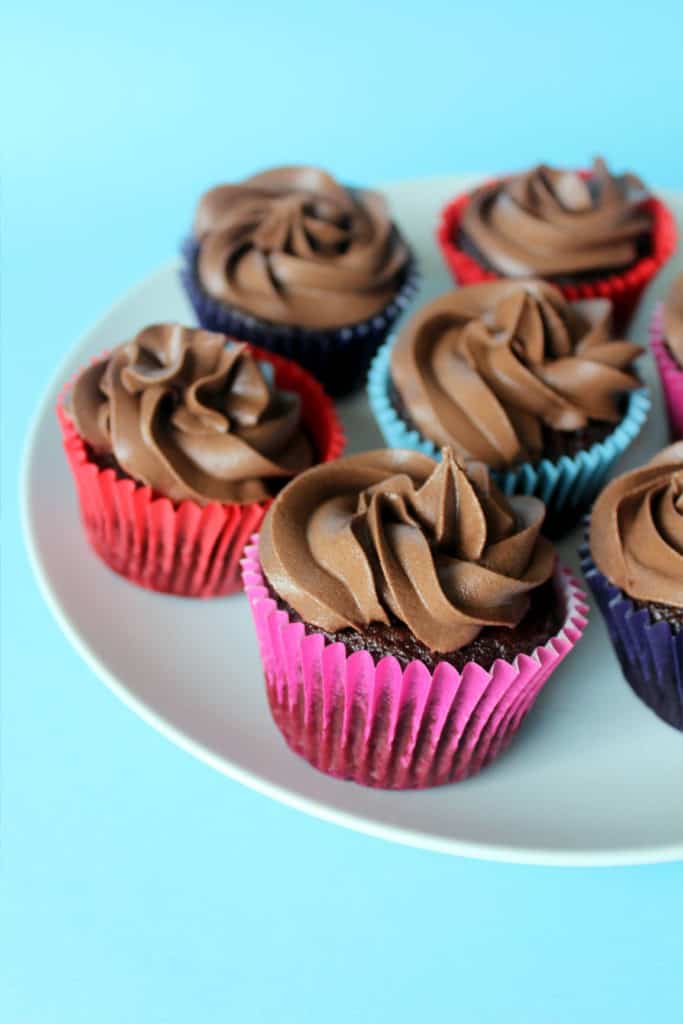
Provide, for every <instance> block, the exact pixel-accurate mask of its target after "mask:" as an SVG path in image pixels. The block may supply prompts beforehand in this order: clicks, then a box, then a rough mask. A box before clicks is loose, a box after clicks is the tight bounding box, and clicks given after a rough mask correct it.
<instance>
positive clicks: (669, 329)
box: [650, 274, 683, 440]
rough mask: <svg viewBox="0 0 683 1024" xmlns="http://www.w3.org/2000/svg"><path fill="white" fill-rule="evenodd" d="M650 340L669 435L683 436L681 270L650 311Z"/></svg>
mask: <svg viewBox="0 0 683 1024" xmlns="http://www.w3.org/2000/svg"><path fill="white" fill-rule="evenodd" d="M650 344H651V346H652V352H653V355H654V357H655V362H656V363H657V369H658V370H659V378H660V380H661V382H662V391H663V392H664V402H665V404H666V411H667V415H668V417H669V427H670V430H671V437H672V438H673V439H674V440H675V439H676V438H679V437H683V274H679V275H678V277H677V278H676V279H675V280H674V282H673V283H672V285H671V288H670V289H669V292H668V294H667V296H666V300H665V302H664V303H663V304H662V305H659V306H658V307H657V308H656V309H655V312H654V314H653V317H652V322H651V324H650Z"/></svg>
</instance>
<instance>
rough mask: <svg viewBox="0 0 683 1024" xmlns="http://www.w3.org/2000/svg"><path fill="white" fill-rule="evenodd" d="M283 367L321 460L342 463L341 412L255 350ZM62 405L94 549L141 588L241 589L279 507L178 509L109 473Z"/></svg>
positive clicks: (281, 379)
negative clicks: (247, 558) (260, 535)
mask: <svg viewBox="0 0 683 1024" xmlns="http://www.w3.org/2000/svg"><path fill="white" fill-rule="evenodd" d="M251 349H252V352H253V354H254V356H255V357H256V358H257V359H259V360H261V361H264V362H269V363H271V364H272V365H273V366H274V367H275V381H276V383H277V385H278V386H279V387H281V388H283V389H287V390H290V391H296V392H298V393H299V394H300V395H301V399H302V419H303V423H304V425H305V426H306V428H307V430H308V432H309V435H310V437H311V439H312V441H313V443H314V445H315V448H316V451H317V453H318V456H319V458H318V461H320V462H328V461H330V460H331V459H335V458H338V456H339V455H341V453H342V451H343V448H344V434H343V431H342V428H341V425H340V423H339V420H338V419H337V416H336V414H335V411H334V407H333V405H332V403H331V401H330V400H329V398H327V396H326V395H325V393H324V392H323V390H322V388H321V387H320V385H319V384H318V383H317V381H315V380H314V379H313V378H312V377H311V376H310V374H308V373H306V371H305V370H302V369H301V367H299V366H297V365H296V364H295V363H291V362H289V360H286V359H282V358H280V357H278V356H275V355H273V354H272V353H269V352H262V351H261V350H259V349H257V348H254V347H253V346H251ZM66 390H67V391H68V387H67V389H66ZM64 397H65V396H64V395H63V396H62V398H61V399H60V401H59V404H58V406H57V417H58V419H59V424H60V427H61V431H62V441H63V445H64V450H65V452H66V456H67V459H68V461H69V466H70V467H71V472H72V474H73V478H74V482H75V484H76V491H77V494H78V501H79V505H80V513H81V520H82V523H83V527H84V529H85V533H86V537H87V539H88V542H89V543H90V546H91V547H92V549H93V550H94V551H95V552H96V554H97V555H99V557H100V558H101V559H102V561H104V562H106V564H107V565H108V566H109V567H110V568H111V569H113V570H114V571H115V572H117V573H119V574H120V575H121V576H125V577H126V579H128V580H130V581H131V582H132V583H136V584H137V585H138V586H141V587H146V588H147V589H149V590H156V591H160V592H162V593H165V594H176V595H178V596H182V597H219V596H222V595H226V594H231V593H233V592H234V591H237V590H239V589H240V588H241V575H240V558H241V557H242V554H243V552H244V547H245V545H246V544H247V542H248V541H249V538H250V537H251V536H252V534H253V532H254V530H258V528H259V527H260V525H261V522H262V520H263V517H264V515H265V513H266V511H267V509H268V507H269V505H270V504H271V501H270V500H269V501H264V502H251V503H249V504H246V505H238V504H229V505H221V504H217V503H215V502H214V503H211V504H209V505H205V506H202V505H199V504H198V503H197V502H195V501H182V502H179V503H176V502H172V501H170V500H169V499H168V498H164V497H162V496H160V495H158V494H156V493H155V492H154V491H152V489H151V488H150V487H145V486H143V485H142V484H139V483H136V482H135V481H134V480H131V479H130V478H127V477H126V478H121V477H120V476H118V475H117V473H116V472H115V470H113V469H102V468H100V466H98V465H97V463H95V462H94V461H93V460H92V459H91V458H90V456H89V453H88V450H87V448H86V445H85V444H84V442H83V440H82V438H81V437H80V436H79V434H78V433H77V431H76V429H75V427H74V425H73V422H72V421H71V419H70V417H69V416H68V414H67V412H66V411H65V408H64Z"/></svg>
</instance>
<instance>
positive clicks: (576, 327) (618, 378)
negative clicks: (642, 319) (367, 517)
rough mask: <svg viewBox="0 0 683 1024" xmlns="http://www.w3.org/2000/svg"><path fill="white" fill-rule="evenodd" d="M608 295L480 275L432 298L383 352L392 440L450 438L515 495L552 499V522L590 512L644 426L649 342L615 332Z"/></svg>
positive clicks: (376, 389)
mask: <svg viewBox="0 0 683 1024" xmlns="http://www.w3.org/2000/svg"><path fill="white" fill-rule="evenodd" d="M610 313H611V306H610V303H609V301H607V300H606V299H590V300H584V301H580V302H573V303H570V302H567V301H566V299H564V298H563V296H562V295H561V293H560V292H559V291H558V290H557V288H555V287H554V286H553V285H550V284H547V283H545V282H543V281H493V282H490V283H486V284H478V285H470V286H469V287H465V288H459V289H457V290H456V291H452V292H449V293H447V294H445V295H442V296H440V297H439V298H436V299H434V300H433V301H432V302H429V303H428V304H427V305H426V306H424V307H423V308H422V309H420V310H419V311H418V312H417V313H416V314H415V315H414V316H413V317H412V319H411V320H409V321H408V323H407V324H406V325H405V326H404V328H403V329H402V331H401V332H400V334H399V335H398V338H397V339H396V341H395V343H394V344H393V345H392V344H391V343H389V344H387V345H385V346H384V347H383V348H382V349H381V350H380V351H379V352H378V354H377V356H376V358H375V361H374V363H373V366H372V369H371V372H370V376H369V383H368V392H369V397H370V404H371V406H372V409H373V412H374V415H375V417H376V419H377V422H378V424H379V426H380V429H381V431H382V433H383V435H384V438H385V440H386V441H387V443H388V444H390V445H391V446H392V447H396V448H405V447H409V448H416V449H418V450H420V451H424V452H426V453H427V454H429V455H433V456H436V455H437V454H438V451H439V448H440V447H441V446H443V445H449V446H451V447H452V448H454V450H455V451H456V452H457V453H458V454H459V455H460V456H461V457H463V458H467V459H477V460H480V461H482V462H485V463H486V464H487V465H488V466H489V467H490V468H491V469H492V470H493V472H494V475H495V477H496V480H497V483H498V485H499V486H500V487H501V488H502V490H503V491H504V493H506V494H534V495H536V496H537V497H539V498H540V499H541V500H542V501H543V502H544V503H545V504H546V506H547V518H546V526H545V529H546V532H547V533H548V534H549V535H551V536H560V535H561V534H562V533H564V532H566V531H567V530H568V529H571V528H572V527H573V526H575V525H576V523H577V522H578V521H579V520H580V517H581V516H582V514H583V513H584V512H585V511H586V509H587V508H588V507H589V506H590V504H591V503H592V501H593V499H594V498H595V496H596V495H597V493H598V491H599V490H600V488H601V486H602V484H603V482H604V480H605V477H606V476H607V474H608V472H609V471H610V469H611V467H612V465H613V464H614V462H615V461H616V459H617V458H618V457H619V455H621V453H622V452H623V451H624V450H625V448H626V447H627V446H628V444H629V443H630V441H631V440H632V439H633V437H635V435H636V434H637V433H638V431H639V429H640V427H641V425H642V423H643V421H644V420H645V417H646V414H647V410H648V408H649V400H648V398H647V395H646V393H645V392H644V391H643V390H642V387H641V384H640V381H639V380H638V377H637V376H636V375H635V373H634V372H633V362H634V360H635V359H636V357H637V356H639V355H640V354H641V352H642V349H641V348H640V347H639V346H638V345H634V344H632V343H631V342H629V341H616V340H613V337H612V330H611V323H610Z"/></svg>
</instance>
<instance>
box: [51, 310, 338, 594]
mask: <svg viewBox="0 0 683 1024" xmlns="http://www.w3.org/2000/svg"><path fill="white" fill-rule="evenodd" d="M57 411H58V417H59V421H60V424H61V427H62V434H63V440H64V446H65V450H66V453H67V456H68V459H69V463H70V466H71V469H72V471H73V474H74V478H75V482H76V487H77V491H78V497H79V500H80V507H81V518H82V520H83V524H84V527H85V530H86V534H87V537H88V540H89V542H90V544H91V546H92V547H93V549H94V550H95V551H96V553H97V554H98V555H99V556H100V557H101V558H102V559H103V561H105V562H106V563H107V565H109V566H110V567H111V568H112V569H114V570H115V571H116V572H118V573H120V574H121V575H123V576H125V577H127V578H128V579H129V580H132V581H133V582H135V583H138V584H140V585H141V586H144V587H149V588H150V589H153V590H160V591H163V592H165V593H173V594H182V595H186V596H202V597H207V596H213V595H217V594H226V593H229V592H231V591H232V590H236V589H238V587H239V559H240V556H241V554H242V551H243V549H244V545H245V543H246V542H247V540H248V539H249V537H250V536H251V534H252V533H253V531H254V530H255V529H258V527H259V525H260V523H261V520H262V519H263V515H264V513H265V511H266V509H267V508H268V506H269V504H270V502H271V501H272V499H273V497H274V495H275V494H277V493H278V491H279V490H280V489H281V488H282V486H283V485H284V484H285V483H286V482H287V481H288V480H291V479H292V477H293V476H295V475H296V474H297V473H300V472H301V471H302V470H304V469H307V468H308V467H310V466H312V465H314V464H315V463H316V462H319V461H324V460H326V459H331V458H335V457H336V456H338V455H339V454H340V453H341V450H342V448H343V434H342V432H341V428H340V426H339V423H338V421H337V419H336V417H335V414H334V410H333V408H332V405H331V403H330V401H329V399H327V398H326V397H325V395H324V393H323V391H322V389H321V388H320V386H319V385H318V384H317V382H316V381H314V380H313V379H312V378H311V377H310V376H309V375H308V374H307V373H305V371H303V370H302V369H301V368H300V367H298V366H297V365H296V364H294V363H290V362H288V361H287V360H283V359H279V358H278V357H273V356H271V355H270V354H269V353H262V352H259V351H258V350H257V349H252V348H250V346H248V345H246V344H244V343H239V344H237V343H232V342H231V341H229V339H228V338H226V337H225V336H224V335H222V334H212V333H210V332H209V331H203V330H194V329H192V328H188V327H181V326H180V325H179V324H155V325H153V326H150V327H147V328H145V329H144V330H142V331H140V333H139V334H138V335H136V337H135V338H133V339H132V341H129V342H126V343H125V344H122V345H119V346H118V347H117V348H115V349H114V350H113V351H112V352H111V353H109V354H108V355H106V356H104V357H103V358H101V359H99V360H97V361H95V362H94V363H93V364H92V365H91V366H89V367H88V368H87V369H84V370H83V371H81V373H80V374H78V376H77V377H76V378H75V380H74V381H73V382H72V384H71V385H70V386H69V387H68V389H67V392H66V394H65V395H64V396H63V398H62V400H61V401H60V403H59V406H58V410H57Z"/></svg>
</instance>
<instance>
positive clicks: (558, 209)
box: [462, 158, 652, 277]
mask: <svg viewBox="0 0 683 1024" xmlns="http://www.w3.org/2000/svg"><path fill="white" fill-rule="evenodd" d="M646 199H647V192H646V191H645V187H644V185H643V183H642V182H641V181H640V180H639V179H638V178H636V177H635V175H633V174H623V175H613V174H611V173H610V171H609V169H608V168H607V165H606V163H605V161H604V160H602V159H600V158H598V159H596V160H595V161H594V162H593V167H592V170H591V171H590V173H589V174H588V175H587V176H583V175H582V174H580V173H579V172H577V171H564V170H556V169H554V168H552V167H548V166H547V165H545V164H539V165H538V166H536V167H533V168H532V169H531V170H529V171H526V172H524V173H522V174H516V175H512V176H511V177H509V178H503V179H501V180H500V181H496V182H493V183H490V184H487V185H483V186H482V187H481V188H479V189H476V190H475V191H474V192H473V193H472V196H471V197H470V200H469V202H468V204H467V207H466V208H465V212H464V215H463V220H462V230H463V233H464V234H465V235H466V236H467V237H468V238H469V239H470V240H471V241H472V243H473V244H474V245H475V247H476V248H477V250H478V251H479V252H480V253H481V255H482V256H483V258H484V259H485V260H486V261H487V262H488V263H489V264H490V265H491V266H492V267H493V268H494V269H495V270H497V271H498V272H499V273H501V274H505V275H506V276H508V277H524V276H527V275H534V274H537V275H538V276H542V277H559V276H563V275H569V276H571V275H574V274H581V273H589V274H590V273H593V274H595V273H604V272H606V271H611V270H616V269H620V268H623V267H626V266H629V265H630V264H632V263H634V262H635V261H636V259H637V258H638V255H639V249H638V246H639V242H640V240H641V239H642V238H643V237H644V236H645V235H647V234H648V233H649V232H650V230H651V227H652V222H651V217H650V214H649V213H648V212H647V210H646V209H645V208H644V202H645V200H646Z"/></svg>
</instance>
